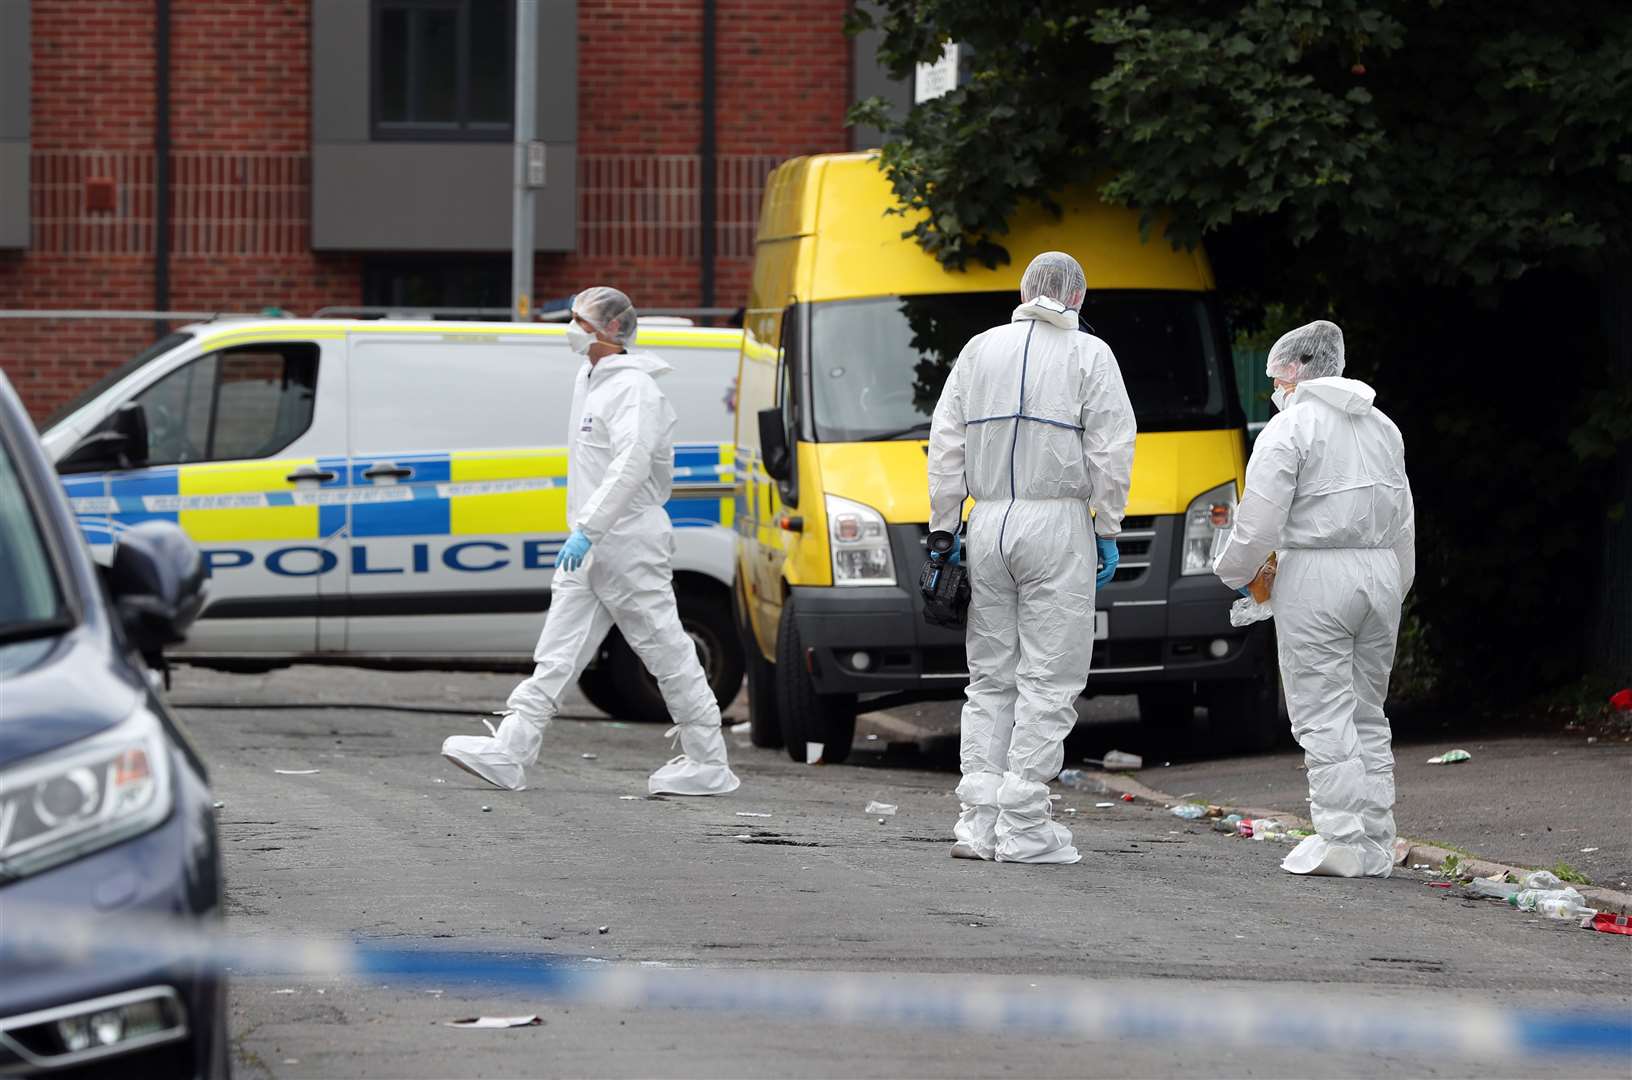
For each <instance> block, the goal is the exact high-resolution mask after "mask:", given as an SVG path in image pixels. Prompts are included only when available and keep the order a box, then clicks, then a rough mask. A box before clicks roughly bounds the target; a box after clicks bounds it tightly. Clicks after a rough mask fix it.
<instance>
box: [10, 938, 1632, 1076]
mask: <svg viewBox="0 0 1632 1080" xmlns="http://www.w3.org/2000/svg"><path fill="white" fill-rule="evenodd" d="M155 962H157V963H162V964H164V965H166V966H177V967H180V968H183V969H185V968H188V967H192V968H208V969H213V970H218V971H222V972H227V973H230V974H231V975H233V976H247V975H280V976H284V977H288V976H305V977H334V976H353V977H358V978H364V979H380V978H389V979H390V980H391V982H392V983H393V984H395V983H399V982H418V981H422V980H424V981H434V982H435V983H437V984H438V985H439V986H442V985H447V984H449V983H455V982H468V983H471V984H473V985H477V986H480V987H482V988H484V989H492V988H506V989H511V990H522V991H527V992H529V993H532V994H541V995H546V996H549V997H551V998H554V999H556V1000H558V1001H562V1002H566V1003H575V1004H590V1005H601V1006H609V1007H616V1008H630V1009H642V1008H686V1009H699V1010H704V1011H720V1012H741V1013H752V1014H759V1015H764V1016H778V1017H788V1018H791V1019H797V1020H799V1021H801V1022H807V1023H830V1024H841V1025H842V1024H865V1025H868V1026H872V1027H878V1026H899V1027H910V1028H930V1029H938V1030H944V1031H955V1032H960V1033H982V1034H1008V1035H1015V1034H1025V1035H1030V1036H1034V1037H1040V1038H1049V1039H1073V1040H1088V1041H1095V1042H1117V1041H1121V1040H1139V1041H1141V1042H1145V1043H1151V1042H1186V1043H1201V1044H1205V1045H1208V1046H1212V1047H1220V1048H1222V1047H1230V1048H1246V1047H1258V1046H1286V1047H1294V1048H1297V1049H1300V1050H1305V1051H1351V1052H1363V1053H1384V1054H1403V1053H1414V1054H1427V1055H1435V1056H1439V1057H1444V1058H1469V1059H1491V1060H1501V1061H1514V1060H1522V1059H1555V1058H1559V1057H1569V1056H1587V1057H1599V1058H1611V1059H1619V1060H1623V1061H1625V1062H1626V1063H1627V1064H1628V1065H1629V1066H1632V1015H1629V1014H1628V1013H1627V1012H1626V1011H1625V1010H1621V1011H1588V1010H1580V1011H1572V1010H1562V1009H1557V1010H1536V1009H1516V1008H1509V1007H1503V1006H1496V1005H1482V1004H1470V1003H1466V1002H1457V1001H1446V1000H1444V998H1443V996H1442V995H1439V996H1435V997H1432V998H1429V997H1426V996H1423V995H1419V994H1412V993H1410V992H1409V991H1407V992H1405V993H1404V994H1401V995H1399V996H1397V997H1395V998H1393V999H1392V1000H1384V999H1380V998H1379V997H1378V996H1377V995H1376V994H1375V993H1371V994H1369V995H1366V996H1360V995H1356V994H1343V993H1341V992H1332V993H1327V994H1319V995H1317V994H1311V993H1309V992H1307V991H1301V992H1294V991H1288V990H1257V989H1254V990H1251V991H1239V990H1231V991H1229V992H1226V993H1220V992H1218V991H1217V990H1216V989H1209V988H1202V987H1195V986H1185V985H1178V984H1166V983H1164V984H1161V985H1151V984H1149V983H1134V982H1093V981H1085V980H1078V979H1042V980H1038V979H1032V980H1024V979H1016V978H997V977H989V976H978V975H966V974H958V975H956V976H955V977H954V976H949V975H947V974H891V973H886V974H878V973H866V974H850V973H827V972H796V971H782V972H768V971H759V970H743V969H731V968H662V967H659V968H654V967H650V966H646V965H635V964H628V965H626V964H616V963H607V962H597V961H594V960H588V959H581V958H573V957H563V956H559V955H553V954H543V953H531V952H517V951H504V952H491V951H451V950H449V949H446V948H441V947H438V946H437V945H432V944H430V943H427V944H426V945H424V946H422V947H419V946H411V945H410V946H405V945H403V944H401V943H400V942H393V943H392V944H390V945H385V944H376V943H371V942H354V943H343V942H333V941H323V940H317V939H310V938H275V937H245V936H236V935H232V934H228V933H226V932H224V931H222V930H220V929H206V928H200V927H198V926H197V925H196V924H188V923H177V922H165V921H159V920H155V919H146V918H119V917H111V916H105V917H102V918H98V919H95V920H87V919H72V918H65V917H64V915H63V913H62V912H60V911H51V912H45V911H34V912H30V911H26V910H19V909H17V908H15V907H12V908H8V910H7V913H6V918H5V919H4V920H3V921H0V972H5V973H6V975H7V979H8V981H11V980H22V979H25V978H26V977H27V976H28V975H29V974H30V973H31V972H34V973H41V972H45V971H49V970H58V969H61V968H66V967H84V968H87V969H88V970H97V971H100V972H104V973H105V972H108V971H116V970H119V969H120V968H121V967H123V966H124V965H127V964H133V965H137V966H139V967H141V968H142V969H143V970H149V969H150V968H151V965H153V964H154V963H155ZM14 985H20V982H14ZM5 996H6V997H9V996H10V995H5Z"/></svg>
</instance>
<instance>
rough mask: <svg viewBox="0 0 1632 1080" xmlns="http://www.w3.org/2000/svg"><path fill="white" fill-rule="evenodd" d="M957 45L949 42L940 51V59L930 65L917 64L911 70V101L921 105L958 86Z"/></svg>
mask: <svg viewBox="0 0 1632 1080" xmlns="http://www.w3.org/2000/svg"><path fill="white" fill-rule="evenodd" d="M958 60H959V56H958V44H957V42H954V41H949V42H947V43H946V46H945V47H944V48H943V49H942V50H941V58H940V59H939V60H936V61H935V62H934V63H930V64H919V65H918V66H917V67H916V68H915V69H914V70H913V80H912V100H913V103H914V104H922V103H923V102H926V101H929V100H931V99H933V98H938V97H940V96H942V95H943V94H949V93H951V92H952V91H953V90H955V89H957V86H958Z"/></svg>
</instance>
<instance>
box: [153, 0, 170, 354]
mask: <svg viewBox="0 0 1632 1080" xmlns="http://www.w3.org/2000/svg"><path fill="white" fill-rule="evenodd" d="M153 68H154V71H153V83H154V89H153V307H154V308H155V309H156V310H158V311H163V310H164V309H165V308H167V307H169V306H170V0H158V2H157V3H156V4H155V5H154V9H153ZM169 332H170V326H169V324H168V323H166V322H164V321H163V320H162V319H161V320H158V321H155V322H154V324H153V335H154V337H155V338H161V337H163V336H164V335H166V334H168V333H169Z"/></svg>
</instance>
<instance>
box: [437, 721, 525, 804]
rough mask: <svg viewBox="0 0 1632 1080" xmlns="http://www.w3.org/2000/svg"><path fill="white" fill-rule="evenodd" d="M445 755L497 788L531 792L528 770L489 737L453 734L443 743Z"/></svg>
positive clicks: (443, 753) (471, 773)
mask: <svg viewBox="0 0 1632 1080" xmlns="http://www.w3.org/2000/svg"><path fill="white" fill-rule="evenodd" d="M442 756H443V757H445V758H447V759H448V760H449V761H451V762H453V763H454V764H455V765H457V766H459V767H460V768H461V769H463V770H465V771H466V772H468V773H470V775H472V776H475V777H478V778H480V779H482V780H486V781H487V782H488V783H489V784H492V785H493V786H494V787H496V788H503V789H504V790H506V791H525V790H527V770H526V769H524V768H523V767H522V766H521V765H520V764H518V763H517V762H516V760H515V759H514V758H512V757H511V756H510V755H509V754H507V753H505V752H504V751H503V750H500V749H499V747H498V745H497V741H496V740H494V739H490V738H488V737H487V736H486V735H450V736H448V738H446V739H444V740H443V742H442Z"/></svg>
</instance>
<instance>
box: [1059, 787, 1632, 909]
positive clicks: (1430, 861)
mask: <svg viewBox="0 0 1632 1080" xmlns="http://www.w3.org/2000/svg"><path fill="white" fill-rule="evenodd" d="M1087 775H1088V777H1089V778H1090V779H1095V780H1103V781H1104V782H1105V786H1106V787H1107V788H1109V789H1110V790H1111V791H1112V792H1114V793H1116V794H1118V795H1123V794H1127V795H1132V796H1133V797H1134V798H1136V799H1143V800H1145V801H1146V802H1152V803H1160V804H1161V805H1163V806H1177V805H1178V804H1179V803H1181V802H1185V801H1187V800H1185V799H1180V798H1176V797H1175V796H1172V795H1169V794H1167V793H1166V792H1164V791H1157V790H1156V789H1155V788H1151V787H1146V786H1145V785H1144V784H1141V783H1140V782H1139V781H1137V780H1135V779H1133V778H1132V777H1131V776H1126V775H1123V774H1121V773H1106V772H1093V771H1088V772H1087ZM1230 809H1231V811H1232V812H1234V813H1239V814H1241V815H1242V816H1243V817H1252V818H1259V817H1265V818H1274V819H1276V820H1277V821H1280V822H1284V823H1285V824H1287V825H1290V826H1292V827H1293V828H1299V829H1309V828H1313V825H1312V823H1311V822H1310V821H1309V819H1308V818H1305V817H1300V816H1299V815H1297V814H1291V813H1287V812H1285V811H1282V810H1268V809H1259V808H1257V807H1231V808H1230ZM1406 843H1407V844H1408V845H1409V847H1408V848H1407V850H1406V854H1405V865H1406V866H1424V865H1426V866H1428V867H1429V868H1431V869H1434V870H1439V869H1442V868H1443V867H1444V865H1445V862H1446V860H1447V859H1451V858H1454V859H1456V864H1457V866H1458V868H1459V869H1463V870H1466V872H1467V873H1469V874H1472V875H1474V876H1475V877H1487V878H1488V877H1499V876H1502V875H1505V874H1512V875H1513V876H1514V877H1517V878H1522V877H1523V876H1524V875H1525V874H1528V873H1530V872H1531V870H1533V869H1536V868H1535V867H1531V868H1530V869H1526V868H1524V867H1520V866H1509V865H1507V864H1506V863H1499V862H1491V861H1489V860H1488V859H1480V858H1477V857H1470V856H1468V855H1466V854H1464V853H1462V852H1460V851H1451V850H1450V849H1449V848H1442V847H1438V846H1436V845H1434V844H1429V843H1424V842H1423V841H1421V840H1407V841H1406ZM1542 869H1545V868H1542ZM1577 888H1578V889H1580V891H1581V895H1582V896H1584V897H1586V898H1587V903H1588V904H1589V905H1590V906H1592V907H1595V908H1597V909H1598V910H1599V911H1612V912H1614V913H1616V914H1617V915H1632V893H1624V892H1619V891H1617V890H1615V889H1604V888H1599V887H1598V886H1595V885H1587V886H1577Z"/></svg>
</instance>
